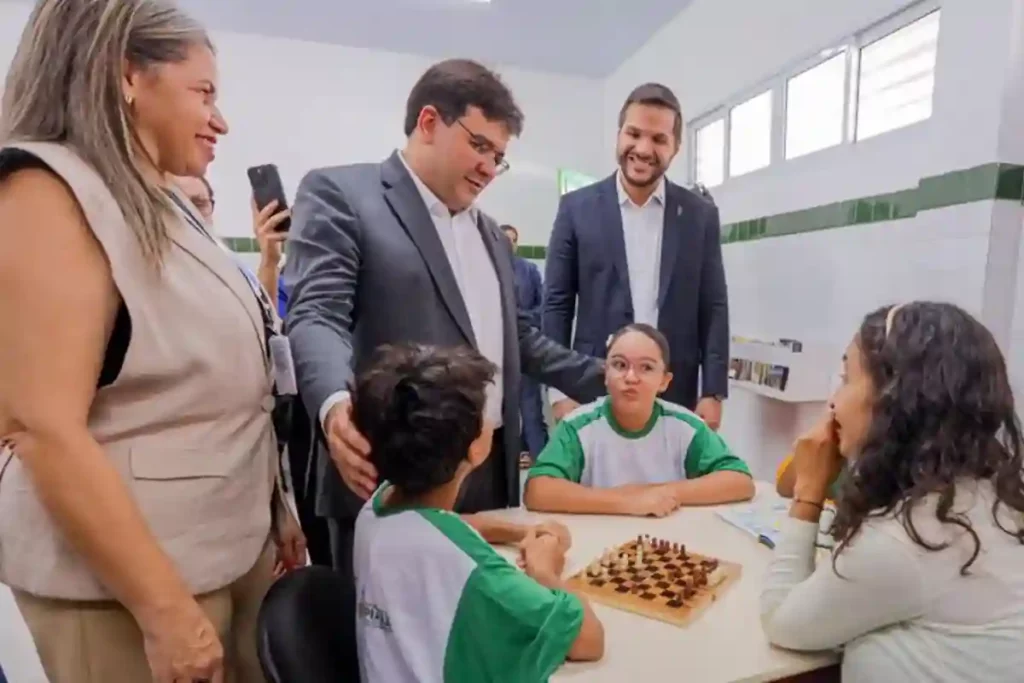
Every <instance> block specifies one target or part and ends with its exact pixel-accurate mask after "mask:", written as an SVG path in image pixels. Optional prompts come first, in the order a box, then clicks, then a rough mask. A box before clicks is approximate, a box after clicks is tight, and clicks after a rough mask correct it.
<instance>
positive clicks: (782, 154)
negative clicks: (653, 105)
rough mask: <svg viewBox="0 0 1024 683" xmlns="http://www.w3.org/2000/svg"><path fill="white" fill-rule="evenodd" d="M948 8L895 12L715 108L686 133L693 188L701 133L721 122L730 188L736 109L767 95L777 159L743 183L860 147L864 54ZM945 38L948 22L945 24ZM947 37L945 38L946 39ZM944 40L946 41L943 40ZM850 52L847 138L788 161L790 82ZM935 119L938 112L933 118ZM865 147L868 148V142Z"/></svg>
mask: <svg viewBox="0 0 1024 683" xmlns="http://www.w3.org/2000/svg"><path fill="white" fill-rule="evenodd" d="M941 10H942V3H941V0H919V1H918V2H915V3H913V4H910V5H908V6H906V7H902V8H900V9H898V10H896V11H895V12H893V13H891V14H889V15H888V16H885V17H883V18H882V19H880V20H878V21H876V22H874V23H873V24H871V25H869V26H867V27H866V28H863V29H860V30H858V31H855V32H853V33H851V34H847V35H845V36H843V37H841V38H839V39H838V40H835V41H832V42H830V43H829V44H827V45H826V46H824V47H822V48H821V49H818V50H816V51H814V52H813V53H812V54H809V55H806V56H803V57H800V58H797V59H794V60H792V61H791V62H789V63H788V64H786V65H785V66H784V67H783V68H782V69H780V70H779V71H777V72H776V73H775V74H773V75H771V76H769V77H768V78H764V79H761V80H759V81H757V82H756V83H754V84H752V85H750V86H749V87H745V88H743V89H742V90H740V91H738V92H736V93H734V94H733V95H731V96H730V97H728V98H726V99H724V100H722V101H721V102H719V103H718V104H717V105H715V106H714V107H711V108H709V109H707V110H705V111H703V112H702V113H701V114H699V115H698V116H695V117H694V118H693V119H692V120H691V121H690V122H689V123H688V125H687V126H686V130H685V132H684V138H683V139H684V140H685V144H686V149H687V154H686V155H685V164H686V167H685V171H686V172H685V175H686V178H687V181H688V182H689V184H690V185H693V184H695V183H696V182H697V152H696V145H697V131H699V130H701V129H702V128H704V126H706V125H708V124H710V123H713V122H715V121H716V120H718V119H723V120H724V122H725V143H724V144H723V145H722V154H723V159H722V168H723V178H722V184H723V185H724V184H726V183H728V182H729V181H730V180H733V179H734V178H735V177H737V176H733V175H732V169H731V168H730V165H729V157H730V154H731V149H730V139H731V138H732V115H731V112H732V109H733V108H734V107H736V106H737V105H740V104H743V103H744V102H746V101H747V100H749V99H751V98H753V97H756V96H758V95H760V94H762V93H763V92H765V91H766V90H770V91H771V92H772V140H771V155H770V159H769V162H768V165H767V166H765V167H763V168H760V169H758V170H756V171H751V172H750V173H745V174H743V175H742V176H738V177H748V176H755V175H756V174H758V173H761V172H763V171H766V170H768V169H771V168H773V167H775V166H776V165H778V164H780V163H781V164H785V163H789V162H799V161H800V160H801V159H806V158H809V157H814V156H815V155H817V154H821V153H823V152H828V151H829V150H835V149H837V148H840V147H845V146H847V145H855V144H859V142H858V140H857V139H856V135H857V113H858V112H857V108H858V101H857V100H858V98H859V96H860V92H859V90H860V88H859V86H860V51H861V49H862V48H864V47H867V46H868V45H871V44H873V43H875V42H877V41H879V40H881V39H883V38H885V37H887V36H889V35H891V34H893V33H895V32H896V31H899V30H900V29H902V28H905V27H907V26H909V25H910V24H913V23H914V22H916V21H918V20H920V19H923V18H924V17H926V16H928V15H929V14H932V13H933V12H941ZM939 24H940V32H941V24H942V17H941V15H940V18H939ZM940 36H941V33H940ZM940 39H941V38H940ZM844 50H845V51H846V72H845V73H846V75H845V87H844V89H843V90H844V93H845V102H844V103H843V136H842V141H841V142H840V143H839V144H838V145H832V146H830V147H825V148H822V149H820V150H816V151H814V152H809V153H807V154H803V155H801V156H799V157H796V158H794V159H787V158H786V125H787V120H786V119H787V115H786V105H787V102H786V100H787V98H788V84H789V80H790V79H791V78H793V77H794V76H799V75H800V74H802V73H804V72H805V71H808V70H810V69H813V68H814V67H816V66H820V65H821V64H824V63H825V62H826V61H828V60H829V59H831V58H833V57H835V56H836V55H837V54H839V53H840V52H842V51H844ZM936 70H938V64H936ZM933 113H934V112H933ZM928 120H930V118H929V119H925V120H923V121H920V122H917V123H915V124H911V126H913V125H919V124H922V123H926V122H927V121H928ZM907 127H909V126H904V127H901V128H896V129H893V130H892V131H887V132H886V133H880V134H879V135H877V136H873V137H872V138H869V139H868V140H866V141H870V140H872V139H874V138H876V137H884V136H885V135H887V134H888V133H892V132H896V131H900V130H905V129H906V128H907ZM866 141H862V142H866Z"/></svg>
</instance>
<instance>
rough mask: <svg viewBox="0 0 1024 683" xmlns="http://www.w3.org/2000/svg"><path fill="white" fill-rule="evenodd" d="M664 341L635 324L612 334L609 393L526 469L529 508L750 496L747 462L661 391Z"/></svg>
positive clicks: (648, 506)
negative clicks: (664, 398)
mask: <svg viewBox="0 0 1024 683" xmlns="http://www.w3.org/2000/svg"><path fill="white" fill-rule="evenodd" d="M670 361H671V359H670V356H669V347H668V341H667V340H666V339H665V336H664V335H663V334H661V333H660V332H658V330H656V329H654V328H653V327H651V326H650V325H646V324H644V323H632V324H630V325H627V326H626V327H624V328H622V329H621V330H619V331H617V332H616V333H615V334H614V335H612V338H611V341H610V342H609V345H608V359H607V364H606V371H605V381H606V384H607V387H608V396H607V397H604V398H600V399H598V400H597V401H595V402H594V403H591V404H590V405H587V406H583V407H581V408H578V409H577V410H575V411H574V412H572V413H570V414H569V415H568V416H566V417H565V418H564V419H563V420H561V421H560V422H559V423H558V425H557V426H556V427H555V433H554V434H553V435H552V438H551V442H550V443H549V444H548V445H547V447H546V448H545V449H544V450H543V451H542V452H541V454H540V458H538V459H537V463H536V464H535V465H534V466H533V468H532V469H531V470H530V473H529V478H528V479H527V482H526V491H525V495H524V497H523V498H524V502H525V504H526V507H527V508H529V509H531V510H541V511H544V512H567V513H573V514H610V515H624V514H625V515H655V516H658V517H661V516H664V515H667V514H669V513H670V512H672V511H674V510H675V509H676V508H678V507H680V506H684V505H715V504H719V503H731V502H736V501H740V500H747V499H749V498H752V497H753V495H754V481H753V479H752V478H751V476H750V469H749V468H748V467H747V465H746V463H744V462H743V460H741V459H740V458H738V457H736V456H735V455H734V454H733V453H732V451H731V450H730V449H729V447H728V446H727V445H726V443H725V441H724V440H723V439H722V437H721V436H719V435H718V434H717V433H716V432H715V431H714V430H712V429H711V428H710V427H708V426H707V425H706V424H705V423H704V421H703V420H701V419H700V417H698V416H697V415H695V414H694V413H692V412H690V411H689V410H687V409H686V408H683V407H682V406H679V405H675V404H672V403H669V402H667V401H662V400H660V399H659V398H658V395H659V394H661V393H663V392H664V391H665V388H666V387H667V386H668V385H669V382H671V381H672V374H671V373H670V372H669V371H668V370H667V368H668V367H669V363H670Z"/></svg>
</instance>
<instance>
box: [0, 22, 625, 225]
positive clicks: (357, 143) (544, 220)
mask: <svg viewBox="0 0 1024 683" xmlns="http://www.w3.org/2000/svg"><path fill="white" fill-rule="evenodd" d="M28 11H29V6H28V5H25V4H20V3H18V4H7V3H3V2H0V69H2V70H3V72H6V69H7V65H8V63H9V61H10V59H11V57H12V56H13V54H14V50H15V47H16V45H17V42H18V39H19V37H20V33H21V30H22V27H23V25H24V22H25V20H26V18H27V17H28ZM213 38H214V42H215V43H216V44H217V47H218V53H219V60H218V61H219V65H220V80H221V91H222V96H221V106H222V109H223V111H224V113H225V115H226V116H227V118H228V120H229V123H230V125H231V131H230V133H229V135H228V136H227V137H226V138H224V139H223V140H222V141H221V144H220V145H219V149H218V155H217V160H216V162H214V164H213V166H211V169H210V172H209V179H210V181H211V183H212V184H213V186H214V190H215V191H216V193H217V214H216V216H215V221H216V225H217V230H218V232H219V233H220V234H221V235H223V236H239V237H241V236H249V235H250V234H251V226H250V223H251V220H250V215H249V185H248V180H247V178H246V174H245V170H246V168H248V167H249V166H251V165H255V164H261V163H270V162H273V163H276V164H277V165H278V167H279V168H280V170H281V174H282V177H283V181H284V184H285V189H286V191H287V192H288V194H289V195H290V196H291V195H293V193H294V191H295V188H296V186H297V185H298V183H299V181H300V180H301V178H302V175H303V174H305V172H306V171H308V170H310V169H311V168H315V167H318V166H325V165H333V164H344V163H353V162H363V161H375V160H380V159H383V158H385V157H386V156H387V155H388V154H390V153H391V151H392V150H394V149H395V148H396V147H400V146H401V145H402V144H403V141H404V136H403V133H402V125H403V121H404V116H405V100H406V97H407V95H408V93H409V90H410V89H411V88H412V85H413V83H414V82H415V81H416V79H417V78H418V77H419V76H420V75H421V74H422V73H423V71H425V70H426V69H427V67H428V66H429V65H430V64H431V63H433V62H434V61H435V60H433V59H428V58H424V57H417V56H411V55H401V54H396V53H388V52H378V51H373V50H366V49H357V48H348V47H340V46H334V45H324V44H317V43H307V42H301V41H295V40H285V39H276V38H267V37H263V36H255V35H245V34H236V33H226V32H216V33H214V35H213ZM453 56H454V55H453ZM497 68H498V70H499V72H500V73H501V74H502V76H503V78H504V79H505V80H506V82H507V83H508V84H509V85H510V87H511V89H512V91H513V93H514V94H515V96H516V99H517V100H518V102H519V105H520V108H521V109H522V110H523V111H524V112H525V115H526V125H525V129H524V132H523V135H522V137H521V138H520V139H518V140H515V141H513V142H512V144H511V146H510V148H509V151H508V160H509V163H510V165H511V170H510V171H509V172H508V173H507V174H505V175H503V176H502V177H500V178H499V179H497V180H496V181H495V182H494V183H493V184H492V186H491V187H490V188H488V189H487V191H486V192H485V193H484V195H483V196H482V197H481V205H482V206H483V207H484V209H485V210H487V211H488V212H489V213H491V214H492V215H493V216H494V217H495V218H496V219H497V220H499V221H501V222H510V223H514V224H516V225H517V226H519V228H520V239H521V241H522V243H524V244H546V243H547V235H548V233H549V232H550V229H551V222H552V220H553V218H554V214H555V209H556V208H557V204H558V187H557V170H558V168H559V167H567V168H572V169H576V170H579V171H583V172H587V173H591V172H596V171H599V170H603V169H604V167H605V166H606V165H607V164H605V163H604V159H603V158H602V149H601V147H600V146H599V145H595V144H594V141H595V140H598V139H600V138H601V134H602V131H601V122H600V116H599V114H598V112H599V111H600V106H601V92H602V90H601V87H602V84H601V82H600V81H597V80H589V79H584V78H573V77H568V76H560V75H550V74H543V73H536V72H528V71H523V70H519V69H505V68H502V67H500V66H498V67H497Z"/></svg>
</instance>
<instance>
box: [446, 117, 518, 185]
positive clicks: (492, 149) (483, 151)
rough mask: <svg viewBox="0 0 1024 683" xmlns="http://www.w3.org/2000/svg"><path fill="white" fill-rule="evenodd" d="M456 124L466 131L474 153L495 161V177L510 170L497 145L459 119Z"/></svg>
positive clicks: (503, 154)
mask: <svg viewBox="0 0 1024 683" xmlns="http://www.w3.org/2000/svg"><path fill="white" fill-rule="evenodd" d="M455 123H457V124H459V126H461V127H462V130H464V131H466V134H467V135H469V146H470V147H472V148H473V151H475V152H476V153H477V154H479V155H481V156H484V157H489V158H491V159H493V160H494V175H496V176H499V175H501V174H502V173H504V172H506V171H507V170H508V168H509V165H508V161H507V160H506V159H505V153H504V152H501V151H499V150H498V146H497V145H495V144H494V143H493V142H491V141H490V140H488V139H487V137H486V136H484V135H481V134H479V133H474V132H473V131H472V130H470V129H469V127H468V126H467V125H466V124H464V123H463V122H462V121H460V120H459V119H455Z"/></svg>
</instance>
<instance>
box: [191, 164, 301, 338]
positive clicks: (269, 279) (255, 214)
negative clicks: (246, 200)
mask: <svg viewBox="0 0 1024 683" xmlns="http://www.w3.org/2000/svg"><path fill="white" fill-rule="evenodd" d="M174 182H175V184H176V185H177V186H178V188H179V189H180V190H181V191H182V192H184V193H185V196H186V197H188V199H189V201H190V202H192V205H193V206H194V207H195V208H196V210H197V211H198V212H199V215H200V216H202V217H203V220H204V221H205V222H206V225H207V227H209V228H210V230H211V231H212V230H213V210H214V207H215V206H216V200H215V199H214V196H213V187H212V186H211V185H210V181H208V180H207V179H206V177H205V176H199V177H188V176H174ZM250 208H251V210H252V234H253V237H255V238H256V244H257V247H258V249H259V252H260V263H259V266H258V267H257V268H256V279H257V280H259V283H260V284H261V285H263V289H264V290H265V291H266V292H267V294H268V295H269V296H270V298H271V300H272V301H275V302H277V310H278V312H279V315H280V316H281V317H282V318H283V317H284V314H283V313H282V312H281V311H282V310H283V309H284V306H285V304H282V302H281V296H282V294H281V288H280V287H279V284H278V274H279V273H280V271H281V259H282V256H283V248H284V243H285V241H286V240H287V239H288V233H286V232H278V230H277V227H278V226H279V225H280V224H281V223H283V222H284V221H286V220H287V219H288V218H289V217H290V216H291V212H289V211H288V210H284V211H277V201H276V200H275V201H272V202H271V203H270V204H268V205H267V206H265V207H263V210H262V211H261V210H259V209H257V208H256V201H255V200H252V201H251V202H250ZM285 301H287V296H286V297H285Z"/></svg>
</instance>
